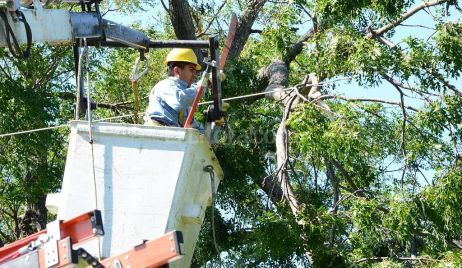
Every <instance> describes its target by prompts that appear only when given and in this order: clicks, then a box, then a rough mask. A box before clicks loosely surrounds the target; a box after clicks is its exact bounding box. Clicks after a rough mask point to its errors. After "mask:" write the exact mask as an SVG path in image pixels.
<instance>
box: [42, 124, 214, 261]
mask: <svg viewBox="0 0 462 268" xmlns="http://www.w3.org/2000/svg"><path fill="white" fill-rule="evenodd" d="M92 136H93V156H92V145H91V144H90V142H89V127H88V122H84V121H75V122H73V123H71V134H70V139H69V150H68V154H67V161H66V168H65V172H64V178H63V185H62V190H61V192H60V193H58V194H52V195H49V197H48V199H47V206H49V207H55V208H57V215H58V219H61V220H66V219H69V218H72V217H75V216H76V215H79V214H82V213H85V212H87V211H90V210H93V209H99V210H101V212H102V218H103V225H104V231H105V235H104V236H103V237H102V238H101V239H100V241H98V240H92V241H90V242H89V243H88V244H84V245H79V246H82V247H83V248H85V249H86V250H87V251H89V252H90V253H91V254H92V255H93V254H94V256H96V257H98V256H99V253H100V252H99V251H101V254H102V257H109V256H112V255H115V254H119V253H121V252H124V251H126V250H127V249H129V248H130V247H133V246H134V245H136V244H137V243H140V242H141V241H142V240H144V239H153V238H156V237H158V236H161V235H163V234H164V233H166V232H168V231H171V230H178V231H182V233H183V239H184V244H183V247H182V252H183V253H184V254H185V256H184V257H183V258H182V259H180V260H178V261H175V262H173V263H172V264H171V265H172V267H189V265H190V262H191V259H192V254H193V253H194V248H195V245H196V242H197V239H198V236H199V231H200V227H201V224H202V221H203V219H204V214H205V209H206V206H207V205H210V201H211V196H212V193H211V178H210V174H209V173H208V172H205V171H204V167H206V166H208V165H211V166H212V167H213V171H214V173H215V178H216V180H217V181H216V183H215V185H216V186H218V182H219V180H221V178H222V177H223V173H222V170H221V167H220V165H219V163H218V161H217V159H216V157H215V155H214V153H213V151H212V150H211V148H210V146H209V144H208V142H207V140H206V138H205V137H204V136H203V135H201V134H199V132H198V131H196V130H194V129H182V128H170V127H147V126H141V125H128V124H111V123H94V124H93V125H92ZM92 159H94V164H93V160H92ZM93 168H94V169H93ZM93 174H94V175H93ZM53 203H54V204H53ZM98 243H99V244H100V245H99V246H98ZM99 247H100V249H99Z"/></svg>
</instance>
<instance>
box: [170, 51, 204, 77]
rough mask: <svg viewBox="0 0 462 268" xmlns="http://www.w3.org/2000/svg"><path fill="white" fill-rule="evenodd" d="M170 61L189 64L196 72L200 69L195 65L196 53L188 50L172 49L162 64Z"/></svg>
mask: <svg viewBox="0 0 462 268" xmlns="http://www.w3.org/2000/svg"><path fill="white" fill-rule="evenodd" d="M172 61H181V62H189V63H192V64H195V65H196V70H197V71H199V70H200V69H202V67H201V66H200V65H199V64H198V63H197V57H196V53H194V51H193V50H192V49H190V48H174V49H172V50H171V51H170V53H168V55H167V58H165V61H164V64H165V65H167V64H168V63H169V62H172Z"/></svg>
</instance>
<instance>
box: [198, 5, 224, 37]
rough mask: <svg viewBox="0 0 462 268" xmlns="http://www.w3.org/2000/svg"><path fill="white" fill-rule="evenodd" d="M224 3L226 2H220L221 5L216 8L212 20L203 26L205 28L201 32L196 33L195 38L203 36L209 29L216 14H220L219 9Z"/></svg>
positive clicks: (216, 16)
mask: <svg viewBox="0 0 462 268" xmlns="http://www.w3.org/2000/svg"><path fill="white" fill-rule="evenodd" d="M225 4H226V1H223V3H222V4H221V6H220V7H219V8H218V10H217V12H216V13H215V14H214V15H213V17H212V20H210V22H209V23H208V24H207V26H206V27H205V29H204V30H203V31H202V32H200V33H198V34H196V37H197V38H199V37H201V36H203V35H204V34H205V33H206V32H207V31H208V30H209V28H210V26H212V23H213V21H215V20H216V19H217V18H218V14H220V11H221V9H223V7H224V6H225Z"/></svg>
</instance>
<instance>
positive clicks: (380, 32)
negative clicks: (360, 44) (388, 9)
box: [366, 0, 449, 39]
mask: <svg viewBox="0 0 462 268" xmlns="http://www.w3.org/2000/svg"><path fill="white" fill-rule="evenodd" d="M448 1H449V0H435V1H431V2H423V3H421V4H420V5H417V6H416V7H414V8H413V9H411V10H409V11H408V12H407V13H404V14H403V15H401V17H399V18H398V19H396V20H395V21H393V22H391V23H389V24H387V25H385V26H383V27H382V28H380V29H378V30H375V31H371V32H369V33H368V34H367V35H366V38H368V39H370V38H373V37H375V36H379V35H383V34H384V33H386V32H388V31H389V30H391V29H393V28H395V27H396V26H398V25H399V24H400V23H401V22H403V21H405V20H407V19H408V18H409V17H411V16H412V15H414V14H415V13H417V12H419V11H420V10H423V9H425V8H428V7H431V6H436V5H440V4H443V3H446V2H448Z"/></svg>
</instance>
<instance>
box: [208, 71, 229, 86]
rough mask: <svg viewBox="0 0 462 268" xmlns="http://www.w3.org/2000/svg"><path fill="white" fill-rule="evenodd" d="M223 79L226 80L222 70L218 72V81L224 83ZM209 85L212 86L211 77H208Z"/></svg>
mask: <svg viewBox="0 0 462 268" xmlns="http://www.w3.org/2000/svg"><path fill="white" fill-rule="evenodd" d="M225 78H226V75H225V73H224V72H223V70H220V72H218V79H220V82H223V81H225ZM209 83H210V84H212V75H210V77H209Z"/></svg>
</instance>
